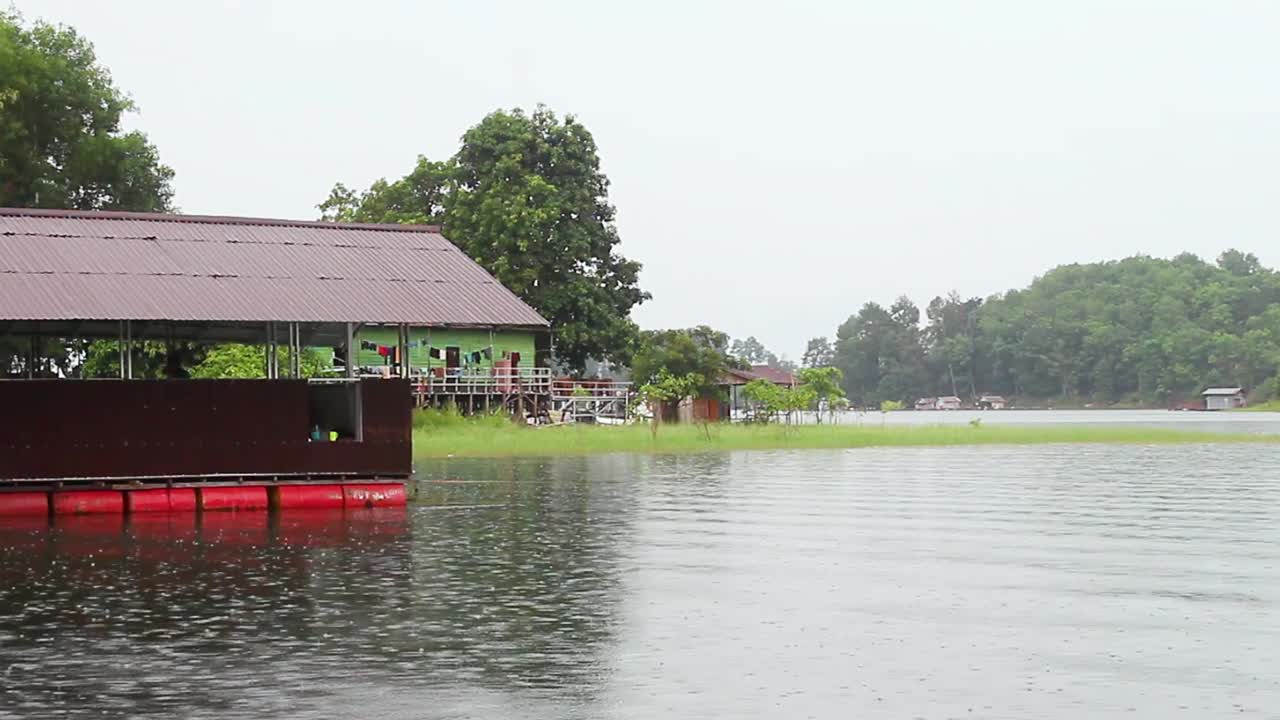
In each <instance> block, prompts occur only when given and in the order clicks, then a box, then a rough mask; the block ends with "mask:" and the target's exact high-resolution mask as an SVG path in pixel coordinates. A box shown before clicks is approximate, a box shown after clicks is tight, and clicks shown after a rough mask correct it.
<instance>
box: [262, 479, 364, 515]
mask: <svg viewBox="0 0 1280 720" xmlns="http://www.w3.org/2000/svg"><path fill="white" fill-rule="evenodd" d="M270 496H271V507H273V508H277V509H284V510H287V509H296V508H300V509H306V510H327V509H333V508H341V507H343V506H344V505H345V504H346V495H345V493H343V491H342V486H341V485H278V486H276V487H273V488H271V489H270Z"/></svg>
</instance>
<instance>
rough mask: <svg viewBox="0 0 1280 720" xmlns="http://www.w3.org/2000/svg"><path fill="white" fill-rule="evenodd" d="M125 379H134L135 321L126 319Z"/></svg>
mask: <svg viewBox="0 0 1280 720" xmlns="http://www.w3.org/2000/svg"><path fill="white" fill-rule="evenodd" d="M124 367H125V371H124V379H125V380H132V379H133V321H132V320H125V321H124Z"/></svg>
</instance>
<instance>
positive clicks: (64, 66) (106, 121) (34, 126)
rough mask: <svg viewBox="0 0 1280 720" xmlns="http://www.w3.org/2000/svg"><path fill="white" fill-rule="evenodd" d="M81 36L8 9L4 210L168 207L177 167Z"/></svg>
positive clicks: (2, 90) (3, 35) (2, 125)
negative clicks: (126, 121) (137, 122)
mask: <svg viewBox="0 0 1280 720" xmlns="http://www.w3.org/2000/svg"><path fill="white" fill-rule="evenodd" d="M134 109H136V108H135V106H134V104H133V101H132V100H131V99H130V98H129V97H128V96H127V95H125V94H124V93H123V92H122V91H121V90H119V89H118V88H116V87H115V85H114V84H113V83H112V81H111V75H110V73H108V72H107V70H106V68H104V67H103V66H102V65H101V64H99V62H98V59H97V56H96V55H95V54H94V51H93V45H92V44H90V43H89V42H88V41H87V40H85V39H84V38H82V37H80V35H78V34H77V33H76V31H75V30H73V29H71V28H68V27H65V26H58V25H50V24H48V23H45V22H39V21H37V22H34V23H31V24H27V23H25V22H24V21H23V19H22V18H21V17H20V16H18V15H16V14H14V13H10V12H3V11H0V206H5V207H42V208H75V209H80V210H143V211H163V210H168V209H169V207H170V201H171V199H172V197H173V189H172V187H171V186H170V183H171V181H172V179H173V171H172V170H170V169H169V168H168V167H166V166H164V165H163V164H161V163H160V159H159V154H158V153H157V152H156V149H155V146H153V145H152V144H151V143H150V142H149V141H148V140H147V137H146V135H144V134H142V133H141V132H138V131H136V130H135V131H131V132H125V131H124V130H123V129H122V128H121V126H120V121H121V118H122V117H123V116H124V114H125V113H127V112H129V111H131V110H134Z"/></svg>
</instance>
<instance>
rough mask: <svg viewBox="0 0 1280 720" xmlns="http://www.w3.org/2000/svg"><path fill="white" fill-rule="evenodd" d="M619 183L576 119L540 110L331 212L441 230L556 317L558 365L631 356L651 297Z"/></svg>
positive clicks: (335, 204)
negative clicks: (625, 237) (623, 214)
mask: <svg viewBox="0 0 1280 720" xmlns="http://www.w3.org/2000/svg"><path fill="white" fill-rule="evenodd" d="M608 189H609V180H608V178H607V177H605V175H604V173H603V172H602V171H601V170H600V159H599V155H598V153H597V149H596V145H595V140H594V138H592V136H591V133H590V132H588V131H587V129H586V127H585V126H583V125H582V124H581V123H579V122H578V121H577V120H576V119H575V118H574V117H572V116H567V117H565V118H564V119H563V120H561V119H559V118H557V117H556V115H555V113H553V112H552V111H550V110H548V109H546V108H544V107H539V108H538V109H537V110H535V111H534V112H533V113H525V112H524V111H522V110H519V109H516V110H512V111H509V112H508V111H498V112H495V113H492V114H490V115H489V116H487V117H485V118H484V119H483V120H481V121H480V123H479V124H477V125H476V126H475V127H473V128H471V129H470V130H468V131H467V132H466V134H465V135H463V137H462V146H461V147H460V148H459V150H458V152H457V154H455V155H454V156H453V157H452V158H450V159H449V160H448V161H447V162H433V161H430V160H427V159H426V158H422V157H420V158H419V159H418V163H417V165H416V166H415V167H414V169H413V171H412V172H410V173H409V174H408V175H406V176H405V177H404V178H401V179H400V180H396V181H392V182H388V181H386V180H379V181H377V182H375V183H373V185H372V186H371V187H370V188H369V189H368V190H367V191H364V192H361V193H357V192H354V191H352V190H350V189H349V188H347V187H346V186H344V185H341V184H339V185H337V186H335V187H334V189H333V190H332V191H331V192H330V194H329V198H328V199H327V200H325V202H323V203H321V204H320V206H319V207H320V210H321V212H322V217H323V218H324V219H328V220H338V221H352V222H393V223H439V224H442V225H443V226H444V232H445V234H446V235H448V237H449V239H450V240H452V241H453V242H454V243H456V244H457V245H458V247H460V248H462V250H463V251H464V252H466V253H467V254H468V255H470V256H471V257H472V258H474V259H475V260H476V261H477V262H478V263H480V264H481V265H482V266H483V267H484V268H485V269H487V270H488V271H489V272H491V273H492V274H493V275H494V276H495V277H496V278H497V279H498V280H499V281H500V282H502V283H503V284H504V285H505V286H506V287H508V288H510V289H511V290H512V291H513V292H515V293H516V295H519V296H520V298H521V299H523V300H524V301H525V302H527V303H529V304H530V305H531V306H533V307H534V308H535V309H537V310H538V311H539V312H540V313H542V315H543V316H544V317H546V318H547V319H548V320H550V321H551V323H552V327H553V331H554V333H555V355H556V359H557V360H558V361H560V362H561V363H563V364H564V365H567V366H568V367H570V368H574V369H581V368H582V367H583V366H584V365H585V363H586V361H587V360H588V359H589V358H594V359H607V360H626V359H627V358H628V355H629V353H630V351H631V349H632V348H633V347H634V343H635V340H636V337H637V332H638V330H637V328H636V326H635V324H634V323H633V322H632V321H631V317H630V315H631V309H632V308H634V307H635V306H636V305H639V304H640V303H642V302H644V301H645V300H647V299H648V298H649V294H648V293H646V292H644V291H642V290H641V289H640V288H639V284H638V281H639V274H640V264H639V263H637V262H635V261H632V260H628V259H627V258H625V257H623V256H622V255H621V254H620V253H619V252H618V244H619V238H618V233H617V229H616V228H615V226H614V217H615V211H614V208H613V206H612V205H610V204H609V200H608Z"/></svg>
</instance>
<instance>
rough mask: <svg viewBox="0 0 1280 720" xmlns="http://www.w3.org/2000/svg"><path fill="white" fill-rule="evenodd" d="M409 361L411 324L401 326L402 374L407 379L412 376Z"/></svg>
mask: <svg viewBox="0 0 1280 720" xmlns="http://www.w3.org/2000/svg"><path fill="white" fill-rule="evenodd" d="M410 367H411V363H410V362H409V326H408V325H401V326H400V376H401V377H403V378H405V379H406V380H407V379H409V378H410V377H412V373H411V371H410Z"/></svg>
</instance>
